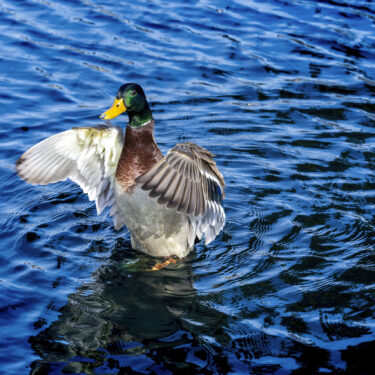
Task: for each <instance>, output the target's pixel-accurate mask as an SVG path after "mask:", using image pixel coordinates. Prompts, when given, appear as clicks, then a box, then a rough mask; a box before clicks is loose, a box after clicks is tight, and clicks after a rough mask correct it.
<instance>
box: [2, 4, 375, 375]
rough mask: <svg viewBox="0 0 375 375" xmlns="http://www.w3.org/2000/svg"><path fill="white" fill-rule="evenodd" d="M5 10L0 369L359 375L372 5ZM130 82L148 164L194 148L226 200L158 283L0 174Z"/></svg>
mask: <svg viewBox="0 0 375 375" xmlns="http://www.w3.org/2000/svg"><path fill="white" fill-rule="evenodd" d="M0 11H1V13H0V35H1V37H0V101H1V107H0V110H1V120H0V122H1V124H0V142H1V147H0V163H1V164H0V168H1V169H0V173H1V179H0V181H1V182H0V183H1V193H2V199H1V201H0V212H1V218H0V220H1V251H0V296H1V297H0V326H1V333H0V363H1V366H0V372H1V373H4V374H17V375H18V374H23V373H32V374H47V373H48V374H65V373H73V374H132V373H142V374H154V373H163V374H193V373H200V374H247V373H249V374H326V373H334V374H373V373H374V368H375V364H374V353H375V337H374V333H375V313H374V310H375V293H374V292H375V286H374V285H375V253H374V252H375V245H374V244H375V220H374V212H375V211H374V208H375V175H374V169H375V163H374V162H375V137H374V135H375V133H374V127H375V98H374V95H375V52H374V51H375V33H374V31H375V27H374V23H375V4H373V3H372V2H371V1H365V0H357V1H355V0H352V1H349V0H347V1H334V0H332V1H328V0H327V1H306V0H286V1H276V0H274V1H271V0H268V1H251V0H236V1H224V0H217V1H214V0H201V1H189V2H186V1H183V0H177V1H171V2H170V1H156V0H155V1H145V0H144V1H109V0H101V1H96V0H68V1H66V0H2V1H1V4H0ZM132 81H133V82H137V83H139V84H141V85H142V86H143V88H144V89H145V91H146V94H147V95H148V98H149V101H150V104H151V107H152V110H153V114H154V117H155V120H156V139H157V141H158V143H159V145H160V147H161V149H162V151H163V152H166V151H167V150H168V149H169V148H171V147H172V146H174V145H175V143H177V142H182V141H193V142H197V143H199V144H200V145H201V146H204V147H206V148H208V149H209V150H211V151H212V152H214V153H215V154H216V155H217V157H216V160H217V163H218V165H219V168H220V170H221V171H222V173H223V175H224V177H225V180H226V184H227V190H226V200H225V209H226V214H227V223H226V226H225V228H224V230H223V232H222V234H221V235H220V236H219V237H218V238H217V239H216V240H215V241H214V242H213V243H212V244H210V245H209V246H204V245H203V244H199V245H197V246H196V250H195V251H194V252H193V253H192V254H191V255H190V256H189V257H188V258H187V259H186V260H185V261H182V262H180V263H178V264H177V265H171V266H170V267H168V268H165V269H163V270H161V271H158V272H148V271H147V270H148V269H149V268H150V267H151V266H152V265H153V264H154V263H155V260H154V259H151V258H149V257H147V256H144V255H141V254H139V253H137V252H135V251H134V250H132V249H131V247H130V240H129V234H128V232H127V231H126V230H125V229H124V230H122V231H120V232H115V231H114V229H113V226H112V220H111V219H110V217H109V215H108V212H106V214H104V215H101V216H96V212H95V207H94V205H93V204H92V203H90V202H89V201H88V199H87V197H86V196H84V194H83V193H82V192H81V191H80V189H79V188H78V187H77V186H76V185H74V184H73V183H71V182H69V181H66V182H63V183H58V184H54V185H49V186H44V187H40V186H30V185H27V184H26V183H25V182H23V181H21V180H20V179H19V178H18V177H17V176H16V173H15V168H14V163H15V161H16V160H17V159H18V157H19V156H20V155H21V154H22V152H24V151H25V150H26V149H27V148H28V147H30V146H31V145H33V144H35V143H36V142H38V141H40V140H41V139H43V138H45V137H47V136H50V135H52V134H55V133H57V132H61V131H64V130H66V129H69V128H71V127H73V126H93V125H97V124H100V119H99V114H100V113H102V112H103V111H104V110H105V109H107V108H108V106H109V105H110V104H111V103H112V101H113V98H114V95H115V93H116V91H117V89H118V87H119V86H120V85H121V84H123V83H125V82H132ZM124 119H125V117H123V118H118V119H116V120H115V123H116V124H122V125H125V123H124V122H123V121H124Z"/></svg>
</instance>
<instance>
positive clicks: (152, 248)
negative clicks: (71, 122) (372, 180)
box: [16, 83, 225, 258]
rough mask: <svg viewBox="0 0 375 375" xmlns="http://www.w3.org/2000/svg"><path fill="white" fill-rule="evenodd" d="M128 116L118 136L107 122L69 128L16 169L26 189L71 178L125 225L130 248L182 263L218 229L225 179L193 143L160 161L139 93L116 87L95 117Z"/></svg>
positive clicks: (147, 108) (98, 206)
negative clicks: (105, 107)
mask: <svg viewBox="0 0 375 375" xmlns="http://www.w3.org/2000/svg"><path fill="white" fill-rule="evenodd" d="M123 112H126V113H127V114H128V117H129V123H128V125H127V127H126V131H125V137H124V134H123V131H122V130H121V129H120V128H118V127H116V126H113V125H112V124H111V123H110V122H109V121H107V124H106V125H102V126H98V127H82V128H77V127H76V128H73V129H71V130H67V131H64V132H62V133H59V134H56V135H53V136H51V137H49V138H47V139H45V140H43V141H41V142H40V143H38V144H36V145H35V146H33V147H31V148H30V149H29V150H27V151H26V152H25V153H24V154H23V155H22V156H21V157H20V159H19V160H18V162H17V164H16V168H17V172H18V174H19V176H20V177H21V178H22V179H24V180H25V181H27V182H28V183H30V184H34V185H36V184H39V185H46V184H50V183H53V182H57V181H63V180H65V179H67V178H70V179H71V180H72V181H74V182H76V183H77V184H78V185H79V186H80V187H81V188H82V190H83V192H84V193H87V194H88V197H89V199H90V200H94V201H95V203H96V209H97V213H98V214H100V213H101V212H102V211H103V210H104V208H106V207H108V206H109V207H111V209H110V215H111V216H112V218H113V222H114V226H115V229H116V230H118V229H120V228H122V227H123V226H124V225H126V227H127V228H128V230H129V232H130V235H131V245H132V247H133V248H134V249H136V250H139V251H141V252H144V253H146V254H149V255H151V256H155V257H177V258H183V257H185V256H186V255H187V254H188V253H189V252H190V250H191V249H192V248H193V247H194V244H195V241H196V239H198V240H200V239H202V236H204V239H205V243H206V244H209V243H210V242H211V241H213V240H214V238H215V237H216V236H217V235H218V233H219V232H220V231H221V229H222V228H223V226H224V222H225V213H224V209H223V203H222V200H223V197H224V186H225V184H224V179H223V176H222V174H221V173H220V172H219V170H218V168H217V166H216V163H215V161H214V159H213V155H212V154H211V153H210V152H209V151H208V150H206V149H204V148H203V147H200V146H198V145H196V144H194V143H191V142H187V143H180V144H177V145H176V146H174V147H173V148H172V149H170V150H169V151H168V153H167V155H166V156H164V157H163V155H162V153H161V151H160V149H159V147H158V145H157V144H156V142H155V139H154V119H153V117H152V113H151V110H150V106H149V104H148V102H147V99H146V96H145V94H144V92H143V89H142V88H141V87H140V86H139V85H137V84H135V83H126V84H124V85H122V86H121V87H120V89H119V90H118V92H117V95H116V99H115V101H114V103H113V105H112V107H110V108H109V109H108V110H107V111H106V112H104V113H103V114H102V115H101V116H100V118H101V119H103V120H111V119H113V118H115V117H117V116H118V115H120V114H121V113H123Z"/></svg>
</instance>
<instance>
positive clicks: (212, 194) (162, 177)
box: [135, 142, 225, 245]
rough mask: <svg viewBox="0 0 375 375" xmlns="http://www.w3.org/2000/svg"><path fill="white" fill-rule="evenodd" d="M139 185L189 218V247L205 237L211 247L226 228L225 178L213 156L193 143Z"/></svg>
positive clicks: (171, 154) (146, 175) (170, 154)
mask: <svg viewBox="0 0 375 375" xmlns="http://www.w3.org/2000/svg"><path fill="white" fill-rule="evenodd" d="M135 182H136V183H137V184H140V185H141V188H142V189H143V190H146V191H150V193H149V196H150V197H151V198H155V199H157V202H158V203H159V204H162V205H166V206H167V207H168V208H170V209H175V210H177V211H178V212H182V213H185V214H186V215H187V216H188V217H189V220H190V227H189V245H190V243H191V241H192V238H193V237H194V238H195V237H198V238H199V239H200V238H202V236H203V235H205V243H206V244H208V243H210V242H211V241H213V239H214V238H215V237H216V236H217V234H218V233H219V232H220V231H221V229H222V228H223V226H224V223H225V213H224V209H223V207H222V200H223V198H224V187H225V183H224V178H223V176H222V175H221V173H220V172H219V170H218V168H217V166H216V163H215V161H214V160H213V154H211V153H210V152H209V151H208V150H206V149H204V148H203V147H200V146H197V145H196V144H194V143H190V142H188V143H180V144H177V145H176V146H175V147H173V148H172V149H171V150H170V151H169V152H168V154H167V156H165V157H164V158H162V159H161V160H159V161H158V162H157V163H156V164H155V165H154V166H153V167H152V168H151V169H150V170H149V171H147V172H146V173H144V174H143V175H141V176H140V177H138V178H137V179H136V180H135ZM193 232H194V235H193V234H192V233H193Z"/></svg>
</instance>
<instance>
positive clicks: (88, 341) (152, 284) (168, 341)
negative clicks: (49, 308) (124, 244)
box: [29, 251, 229, 375]
mask: <svg viewBox="0 0 375 375" xmlns="http://www.w3.org/2000/svg"><path fill="white" fill-rule="evenodd" d="M122 256H123V251H119V252H116V251H115V252H114V253H113V254H112V255H111V259H110V261H109V262H108V264H106V265H103V266H102V267H100V268H99V269H98V270H97V271H96V272H94V274H93V275H92V279H93V281H92V283H90V284H84V285H82V286H81V287H79V288H78V289H77V291H76V292H75V293H72V294H71V295H70V296H69V297H68V301H67V303H66V305H65V306H64V307H62V308H61V309H60V310H59V312H60V315H59V317H58V319H57V320H56V321H55V322H53V323H52V324H51V325H50V326H49V327H47V328H46V329H44V330H43V331H41V332H39V333H38V334H37V335H35V336H31V337H30V338H29V343H30V344H31V347H32V349H33V350H34V352H35V354H37V355H38V356H39V357H40V359H39V360H36V361H34V362H33V363H32V364H31V365H30V367H31V374H33V375H34V374H46V373H48V374H50V373H58V374H60V373H74V374H80V373H84V374H93V373H113V372H114V373H155V372H156V373H160V372H162V373H177V372H179V373H181V372H183V373H191V372H197V371H198V369H201V368H205V367H206V368H210V369H211V370H212V371H213V372H216V371H219V369H218V368H224V369H227V370H229V367H228V364H227V363H226V359H225V358H223V357H222V356H221V355H220V349H219V348H218V347H217V346H216V345H215V344H212V345H211V344H210V343H208V342H205V341H204V340H202V336H201V334H202V333H203V334H204V331H205V328H202V327H200V324H201V323H198V319H197V321H196V322H194V315H195V314H199V316H200V317H202V315H204V316H205V317H206V319H207V322H208V323H209V326H210V327H212V326H216V327H222V326H223V315H222V314H219V313H217V312H216V311H210V310H211V309H210V308H209V307H205V306H203V305H202V304H201V303H199V301H198V297H197V294H196V291H195V290H194V286H193V278H194V275H193V272H192V265H191V264H190V263H189V261H187V262H181V263H179V264H178V265H176V266H172V267H171V268H164V269H162V270H159V271H156V272H150V271H149V270H150V268H151V266H152V264H154V263H155V260H154V259H150V258H148V257H142V256H141V257H139V258H137V260H135V261H134V262H129V261H128V262H124V261H122V260H121V257H122ZM187 317H188V318H187ZM213 320H216V321H213ZM215 368H216V370H214V369H215ZM118 371H120V372H118ZM225 372H226V371H225Z"/></svg>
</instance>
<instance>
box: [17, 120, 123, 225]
mask: <svg viewBox="0 0 375 375" xmlns="http://www.w3.org/2000/svg"><path fill="white" fill-rule="evenodd" d="M123 144H124V134H123V132H122V130H121V129H120V128H117V127H114V126H99V127H87V128H73V129H71V130H67V131H64V132H62V133H59V134H56V135H53V136H51V137H49V138H47V139H45V140H43V141H41V142H39V143H38V144H36V145H35V146H33V147H31V148H30V149H29V150H27V151H26V152H25V153H24V154H23V155H22V156H21V157H20V158H19V160H18V161H17V164H16V169H17V172H18V174H19V176H20V177H21V178H22V179H24V180H25V181H27V182H28V183H30V184H33V185H46V184H50V183H53V182H57V181H63V180H66V179H67V178H70V179H71V180H72V181H74V182H76V183H77V184H78V185H79V186H80V187H81V188H82V190H83V192H84V193H86V194H88V196H89V199H90V200H95V203H96V210H97V212H98V214H100V213H101V212H102V211H103V210H104V208H105V207H107V206H112V208H111V212H110V215H111V216H112V217H113V221H114V224H115V228H116V229H119V228H121V227H122V226H123V225H124V222H123V221H122V219H121V217H120V215H118V212H117V208H116V204H115V200H114V192H113V183H114V177H115V172H116V167H117V163H118V160H119V157H120V153H121V150H122V147H123Z"/></svg>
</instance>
